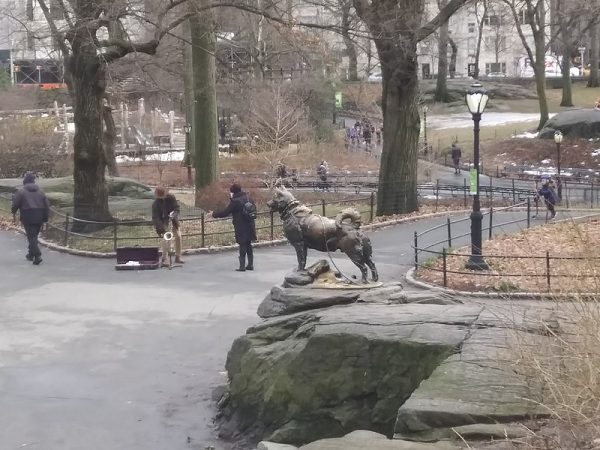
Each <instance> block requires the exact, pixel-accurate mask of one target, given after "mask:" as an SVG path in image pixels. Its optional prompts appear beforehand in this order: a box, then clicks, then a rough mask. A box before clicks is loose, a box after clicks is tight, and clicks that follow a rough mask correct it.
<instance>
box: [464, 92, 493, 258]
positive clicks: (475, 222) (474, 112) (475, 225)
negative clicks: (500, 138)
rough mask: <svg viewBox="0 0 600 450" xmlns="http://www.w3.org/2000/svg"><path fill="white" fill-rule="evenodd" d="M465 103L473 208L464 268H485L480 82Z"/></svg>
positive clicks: (484, 100) (485, 97) (483, 97)
mask: <svg viewBox="0 0 600 450" xmlns="http://www.w3.org/2000/svg"><path fill="white" fill-rule="evenodd" d="M465 100H466V103H467V107H468V108H469V112H470V113H471V116H472V117H473V125H474V126H473V159H474V160H475V161H474V162H475V167H474V168H473V169H471V193H472V194H473V210H472V212H471V256H469V260H468V261H467V264H466V268H467V269H470V270H487V269H489V266H488V265H487V263H486V262H485V260H484V259H483V256H482V255H481V245H482V236H481V235H482V233H481V222H482V220H483V215H482V214H481V205H480V204H479V122H480V121H481V115H482V114H483V111H484V110H485V106H486V105H487V102H488V95H487V92H486V90H485V89H484V88H483V86H482V85H481V84H480V83H474V84H472V85H471V87H470V88H469V90H468V91H467V95H466V98H465Z"/></svg>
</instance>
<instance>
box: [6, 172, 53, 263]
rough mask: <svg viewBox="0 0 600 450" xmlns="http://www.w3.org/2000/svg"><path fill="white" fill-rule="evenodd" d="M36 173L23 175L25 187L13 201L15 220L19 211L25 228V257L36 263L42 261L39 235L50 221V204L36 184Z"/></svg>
mask: <svg viewBox="0 0 600 450" xmlns="http://www.w3.org/2000/svg"><path fill="white" fill-rule="evenodd" d="M35 178H36V175H35V173H33V172H27V173H26V174H25V176H24V177H23V187H22V188H21V189H19V190H18V191H17V192H15V194H14V196H13V201H12V208H11V211H12V214H13V218H14V221H15V222H16V221H17V217H16V214H17V211H18V212H19V216H20V217H21V223H22V224H23V228H25V234H26V235H27V242H28V244H29V251H28V252H27V255H25V258H27V261H32V262H33V264H34V265H36V266H37V265H39V264H40V263H41V262H42V252H41V250H40V246H39V243H38V235H39V234H40V230H41V229H42V225H43V224H44V223H46V222H48V216H49V214H50V206H49V204H48V199H47V198H46V194H44V192H43V191H42V190H41V189H40V187H39V186H38V185H37V184H35Z"/></svg>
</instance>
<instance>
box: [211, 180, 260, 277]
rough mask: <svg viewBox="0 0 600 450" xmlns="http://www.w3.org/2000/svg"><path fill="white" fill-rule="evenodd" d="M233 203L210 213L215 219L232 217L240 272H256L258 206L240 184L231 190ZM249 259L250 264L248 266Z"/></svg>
mask: <svg viewBox="0 0 600 450" xmlns="http://www.w3.org/2000/svg"><path fill="white" fill-rule="evenodd" d="M229 196H230V197H231V201H230V202H229V205H228V206H227V207H226V208H225V209H224V210H222V211H216V212H213V211H209V212H208V214H209V215H212V217H214V218H215V219H219V218H223V217H228V216H231V218H232V222H233V228H234V230H235V242H237V244H238V245H239V251H240V255H239V262H240V265H239V267H238V268H237V269H235V270H236V271H238V272H245V271H246V270H254V250H253V249H252V241H256V204H255V203H254V201H253V200H252V199H251V198H250V196H249V195H248V193H246V192H244V191H242V187H241V186H240V185H239V184H238V183H233V184H232V185H231V187H230V188H229ZM246 258H248V264H246Z"/></svg>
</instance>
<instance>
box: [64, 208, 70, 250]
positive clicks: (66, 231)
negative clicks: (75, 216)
mask: <svg viewBox="0 0 600 450" xmlns="http://www.w3.org/2000/svg"><path fill="white" fill-rule="evenodd" d="M68 246H69V214H67V215H66V216H65V235H64V236H63V247H68Z"/></svg>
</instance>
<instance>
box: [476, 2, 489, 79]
mask: <svg viewBox="0 0 600 450" xmlns="http://www.w3.org/2000/svg"><path fill="white" fill-rule="evenodd" d="M480 4H481V6H482V7H483V10H482V12H481V16H480V15H479V14H477V12H478V5H480ZM488 5H489V0H478V1H477V2H476V3H475V11H476V17H477V46H476V49H475V73H474V75H473V78H475V79H478V78H479V74H480V73H481V71H480V68H479V66H480V64H479V60H480V58H481V43H482V41H483V26H484V25H485V22H484V18H485V17H487V13H488Z"/></svg>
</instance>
